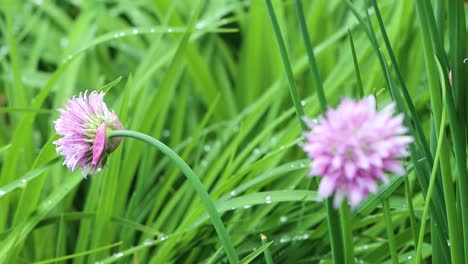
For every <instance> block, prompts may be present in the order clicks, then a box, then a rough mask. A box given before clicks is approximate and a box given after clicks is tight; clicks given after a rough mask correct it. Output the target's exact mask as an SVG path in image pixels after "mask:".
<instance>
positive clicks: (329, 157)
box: [303, 96, 413, 209]
mask: <svg viewBox="0 0 468 264" xmlns="http://www.w3.org/2000/svg"><path fill="white" fill-rule="evenodd" d="M375 108H376V105H375V98H374V97H373V96H368V97H366V98H364V99H363V100H362V101H353V100H351V99H344V100H342V102H341V103H340V105H339V106H338V107H337V108H336V109H332V108H329V109H328V110H327V113H326V116H321V117H320V118H319V120H318V121H315V122H314V121H312V120H310V119H307V118H305V122H306V123H307V125H308V126H309V128H310V129H311V131H308V132H305V133H304V136H305V138H306V142H305V144H304V145H303V148H304V151H305V152H306V153H307V155H308V156H309V158H311V159H312V163H311V165H310V172H309V176H320V177H322V180H321V182H320V185H319V190H318V195H319V198H320V199H325V198H328V197H330V196H332V195H333V194H334V195H335V197H334V206H335V208H338V207H340V205H341V203H342V202H343V200H344V199H345V198H347V199H348V202H349V204H350V206H351V208H353V209H354V208H355V207H356V206H357V205H358V204H359V202H361V201H362V200H363V199H364V198H365V197H366V196H367V195H368V194H369V193H370V192H376V191H377V183H376V182H377V181H382V182H385V183H386V182H388V177H387V175H386V174H387V173H388V172H390V173H395V174H399V175H402V174H404V172H405V170H404V168H403V165H402V164H401V162H400V161H399V159H400V158H404V157H407V156H408V155H409V153H408V151H407V148H406V147H407V144H409V143H410V142H412V141H413V138H412V137H410V136H407V135H405V133H406V132H407V131H408V130H407V128H405V127H404V126H403V124H402V122H403V115H402V114H400V115H397V116H392V113H393V109H394V104H393V103H392V104H390V105H388V106H387V107H385V108H384V109H383V110H382V111H380V112H378V111H376V109H375Z"/></svg>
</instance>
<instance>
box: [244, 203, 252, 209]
mask: <svg viewBox="0 0 468 264" xmlns="http://www.w3.org/2000/svg"><path fill="white" fill-rule="evenodd" d="M250 207H252V206H251V205H249V204H248V205H244V209H249V208H250Z"/></svg>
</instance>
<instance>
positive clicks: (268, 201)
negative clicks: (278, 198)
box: [265, 195, 271, 204]
mask: <svg viewBox="0 0 468 264" xmlns="http://www.w3.org/2000/svg"><path fill="white" fill-rule="evenodd" d="M265 202H266V203H267V204H271V196H269V195H267V196H265Z"/></svg>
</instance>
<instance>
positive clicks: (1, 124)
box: [0, 0, 460, 263]
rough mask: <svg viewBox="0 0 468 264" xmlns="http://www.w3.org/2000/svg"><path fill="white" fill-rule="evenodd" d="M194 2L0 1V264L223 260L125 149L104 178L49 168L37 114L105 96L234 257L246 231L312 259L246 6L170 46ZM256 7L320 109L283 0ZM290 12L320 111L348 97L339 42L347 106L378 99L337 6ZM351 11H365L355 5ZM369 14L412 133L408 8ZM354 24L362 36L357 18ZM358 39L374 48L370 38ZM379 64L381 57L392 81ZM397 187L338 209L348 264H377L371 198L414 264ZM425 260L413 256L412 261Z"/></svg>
mask: <svg viewBox="0 0 468 264" xmlns="http://www.w3.org/2000/svg"><path fill="white" fill-rule="evenodd" d="M198 3H199V1H188V0H181V1H170V0H158V1H112V0H101V1H91V0H88V1H85V0H81V1H78V0H75V1H50V0H34V1H30V0H28V1H12V0H5V1H1V2H0V30H1V35H0V107H4V108H2V110H1V111H0V131H1V132H0V148H1V152H0V162H1V176H0V262H3V263H31V262H35V261H41V260H48V259H53V258H60V257H63V256H68V255H73V254H77V255H75V256H73V257H72V259H71V261H72V262H73V263H94V262H98V261H104V262H105V263H111V262H117V263H193V262H208V261H211V263H220V262H226V261H227V259H226V256H225V255H224V252H223V251H222V250H220V247H221V244H220V242H219V241H218V240H217V237H216V234H215V231H214V229H213V228H212V226H211V225H210V223H209V221H208V220H207V217H206V215H205V212H204V209H203V206H202V205H201V203H200V201H199V200H198V198H197V197H196V195H195V193H194V192H193V190H192V189H191V187H190V186H189V185H188V184H187V183H186V182H185V180H184V178H183V176H182V175H181V174H180V171H178V169H177V168H176V167H175V166H174V165H172V164H171V163H170V162H169V160H167V158H165V157H163V156H162V155H161V154H160V153H158V152H157V151H155V150H153V149H151V148H149V147H147V146H145V145H144V144H142V143H139V142H136V141H131V140H126V141H124V142H123V144H122V146H120V147H119V149H118V150H117V151H116V152H115V153H113V154H112V156H111V157H110V159H109V161H108V165H107V167H106V168H105V170H104V171H103V172H102V173H99V174H97V175H95V176H92V177H89V179H88V180H81V174H80V172H76V173H70V172H69V171H68V170H67V169H66V168H64V167H63V166H62V165H61V164H60V163H61V162H55V163H51V162H54V161H55V159H56V157H57V155H56V153H55V150H54V146H53V145H52V144H51V141H53V139H54V138H56V136H55V132H54V129H53V123H52V121H53V120H55V119H56V118H57V116H58V113H57V112H55V111H54V110H55V109H57V108H60V107H63V106H64V103H65V102H66V100H67V99H69V98H70V97H71V96H73V95H75V94H78V93H79V92H81V91H85V90H94V89H110V90H109V91H108V95H107V96H106V98H105V100H106V102H107V103H108V105H109V106H110V107H111V108H113V109H115V110H116V112H118V113H119V116H120V117H121V119H122V121H123V123H124V125H125V127H126V128H127V129H132V130H137V131H140V132H144V133H147V134H149V135H151V136H153V137H156V138H158V139H160V140H162V141H163V142H165V143H166V144H168V145H169V146H170V147H172V148H173V149H175V150H176V151H177V152H178V153H179V154H181V156H182V157H183V158H184V159H185V160H186V161H187V162H188V163H189V164H190V165H191V166H192V168H194V170H195V172H196V173H197V175H199V176H200V178H201V181H202V182H203V184H204V185H205V187H206V188H207V189H208V190H209V192H210V193H211V198H212V199H213V200H215V201H217V206H218V209H219V210H220V214H222V219H223V221H224V223H225V225H226V227H227V229H228V232H229V233H230V234H231V236H232V238H233V241H234V243H235V245H236V249H237V251H238V254H239V255H240V258H241V259H243V258H246V257H248V256H249V255H251V254H252V255H251V256H254V255H255V254H256V253H259V251H257V250H258V249H260V248H262V241H260V240H259V239H258V237H259V235H260V234H261V233H262V234H265V235H266V236H267V237H268V240H269V241H274V242H273V243H272V244H271V245H269V244H267V245H269V247H268V251H269V252H270V253H271V255H272V259H273V262H274V263H310V262H319V261H320V260H322V261H325V262H329V261H330V257H331V256H330V243H329V240H328V235H327V225H326V211H325V210H324V207H323V205H322V204H321V203H318V202H316V201H315V199H313V196H308V194H311V195H312V194H314V192H313V190H315V188H316V186H314V185H315V184H312V185H313V190H306V188H307V186H308V183H307V179H306V178H305V177H304V176H305V175H306V171H307V166H308V163H307V161H306V160H303V159H304V154H303V153H302V150H301V149H300V148H299V147H298V142H300V141H301V134H300V133H301V132H300V131H301V130H300V127H299V125H298V123H297V120H295V117H294V110H293V108H292V105H291V103H290V102H291V101H290V99H289V95H288V91H287V88H286V87H287V82H286V76H285V74H284V71H283V69H282V64H281V58H280V55H279V52H278V49H277V46H276V43H275V38H274V34H273V30H272V28H271V25H270V21H269V17H268V13H267V9H266V6H265V5H264V2H263V1H257V0H255V1H237V0H218V1H206V3H205V4H204V5H203V9H202V12H201V16H200V18H199V21H198V22H197V23H196V25H195V30H194V31H193V32H191V34H190V35H191V37H190V39H189V40H188V43H187V45H181V41H182V37H183V33H184V32H185V31H186V30H187V23H188V19H189V18H190V15H191V14H192V11H193V10H194V9H195V8H196V6H197V5H198ZM272 3H273V7H274V9H275V12H276V15H277V17H278V22H279V26H280V28H281V32H282V34H283V37H284V39H285V44H286V48H287V49H288V54H289V57H290V61H291V66H292V68H293V71H294V77H295V80H296V84H297V87H298V92H299V95H300V97H301V98H304V100H303V101H302V103H303V105H304V109H305V112H306V114H307V115H309V116H312V117H314V116H316V115H317V114H318V113H319V110H320V107H319V103H318V100H317V97H316V95H315V91H316V90H317V88H318V87H316V86H317V84H316V80H314V79H312V77H311V75H310V72H309V68H308V67H309V66H308V58H307V54H306V49H305V47H304V45H303V44H302V43H303V40H302V38H301V33H300V28H299V25H298V24H297V18H296V17H297V14H296V10H295V6H294V1H272ZM302 3H303V11H304V15H305V20H306V23H307V27H308V31H309V34H310V37H311V42H312V43H313V46H314V47H315V49H314V52H315V55H316V61H317V66H318V73H319V74H320V77H321V79H322V85H323V87H324V90H325V95H326V98H327V101H329V102H330V104H332V105H335V104H336V103H337V102H338V101H339V99H340V98H342V97H343V96H353V95H355V94H356V91H358V90H359V89H360V86H361V84H360V82H358V79H356V77H355V66H354V63H353V62H352V60H353V52H352V50H351V48H350V44H349V37H348V30H350V32H351V34H352V36H353V43H354V46H355V56H356V59H357V63H358V65H359V70H360V73H361V77H362V87H363V92H364V95H367V94H371V93H374V92H376V91H380V90H382V88H383V92H381V93H380V94H379V96H378V101H379V106H382V105H384V104H386V103H388V102H389V101H390V100H391V96H390V92H389V89H390V88H391V87H389V86H390V85H389V84H388V83H387V82H386V80H387V78H388V76H387V75H386V72H385V71H384V70H383V69H382V68H381V67H380V66H381V62H380V61H379V59H378V58H377V56H376V54H375V47H373V46H372V43H371V42H370V41H369V39H368V38H367V35H366V32H365V30H363V28H362V27H361V26H360V25H359V24H358V22H357V20H356V19H355V16H354V15H353V13H352V12H351V11H350V10H349V7H348V6H347V5H346V4H345V3H344V1H339V0H336V1H335V0H333V1H323V0H319V1H303V2H302ZM353 5H354V6H355V7H356V9H357V10H359V11H361V12H363V11H364V10H366V6H365V5H364V4H361V2H360V1H356V3H353ZM379 8H380V13H381V15H382V19H383V23H384V24H385V29H386V33H387V34H388V38H389V39H388V41H389V42H388V43H389V44H390V45H391V47H392V48H393V50H392V53H390V54H392V56H394V59H395V61H396V62H397V63H398V69H399V71H400V72H401V75H402V76H401V78H402V80H403V81H404V83H405V84H406V87H407V89H408V93H409V95H410V96H411V100H412V103H414V106H415V113H414V114H416V115H417V117H418V118H419V120H421V123H420V125H421V127H422V131H424V136H426V137H429V131H430V129H429V128H430V122H429V118H430V117H431V114H432V113H431V110H430V109H429V107H428V104H429V103H430V101H429V99H430V93H429V91H428V90H427V88H426V83H427V77H426V76H425V74H422V73H423V72H424V57H423V51H422V49H421V45H422V43H421V38H420V36H419V35H418V34H419V31H418V25H417V21H416V20H415V19H414V17H415V9H414V7H413V3H412V2H411V1H410V2H408V1H398V2H394V1H390V0H384V1H379ZM369 16H370V20H371V21H372V26H373V30H375V31H376V32H380V31H379V28H378V23H377V20H376V17H375V11H374V10H373V9H369ZM442 33H443V32H442ZM375 37H376V41H377V42H378V44H379V45H380V47H384V39H383V38H382V36H381V34H376V36H375ZM179 47H180V50H178V48H179ZM389 56H390V55H389V53H388V50H387V49H385V50H384V51H382V58H384V59H385V60H386V63H389V62H390V61H391V60H393V58H391V60H390V59H387V58H388V57H389ZM171 64H173V66H171ZM394 67H396V65H393V61H392V64H391V69H390V70H391V72H392V73H394V70H395V68H394ZM444 67H445V66H444ZM120 78H121V79H120ZM392 78H395V77H392ZM458 78H460V77H458ZM116 80H120V81H116ZM395 80H398V81H400V80H399V79H395ZM395 80H393V82H394V84H393V85H395V87H396V86H397V85H396V84H395V83H398V81H395ZM114 81H115V82H114ZM405 109H406V107H405ZM422 153H424V152H421V150H420V149H418V152H417V153H416V154H415V155H416V157H415V158H416V160H419V159H423V160H424V158H423V157H424V155H422ZM60 161H62V159H61V158H60ZM423 162H425V161H423ZM416 181H417V180H416V177H415V174H410V176H409V183H410V186H413V189H412V193H413V197H412V201H413V203H414V212H415V214H416V218H419V217H420V215H421V214H422V207H423V202H424V200H423V198H422V195H421V190H420V189H419V184H417V182H416ZM402 182H403V180H402V179H400V178H395V179H394V180H393V181H392V184H390V185H388V186H383V187H382V188H381V192H380V193H379V195H376V196H372V197H370V198H369V200H367V201H366V202H365V203H363V204H362V206H361V207H359V209H358V210H357V211H356V212H355V214H354V218H353V234H354V235H355V236H354V246H355V256H356V258H357V260H358V262H361V261H362V262H366V263H376V262H382V263H383V262H386V261H390V255H389V250H388V244H387V241H386V237H387V236H386V226H385V223H384V221H383V220H384V214H383V210H382V208H380V203H381V201H382V200H383V199H386V198H388V199H389V202H390V208H391V211H390V212H391V214H392V222H393V225H394V226H395V230H394V231H395V236H394V238H393V239H394V243H395V246H396V250H397V252H398V254H399V258H400V261H401V262H404V261H405V260H411V257H412V256H414V243H413V234H412V228H411V226H410V214H409V210H408V207H407V205H406V198H405V191H404V187H403V186H400V185H401V183H402ZM410 200H411V198H410ZM439 202H441V203H443V201H439ZM304 203H305V206H304V207H303V204H304ZM302 208H304V211H303V213H300V212H301V210H302ZM411 211H413V209H411ZM418 220H419V219H418ZM298 223H300V224H298ZM428 241H429V240H427V241H426V242H428ZM119 242H120V243H121V244H116V243H119ZM109 245H116V247H110V246H109ZM117 245H118V246H117ZM431 250H432V248H431V247H430V245H429V244H427V243H426V244H424V245H423V256H424V257H428V256H430V255H431V253H432V251H431ZM83 252H85V254H81V253H83ZM254 253H255V254H254ZM252 259H253V258H252ZM263 261H264V257H263V256H259V257H257V258H255V259H253V262H257V263H261V262H263ZM56 263H69V262H68V261H66V260H65V259H61V260H57V261H56Z"/></svg>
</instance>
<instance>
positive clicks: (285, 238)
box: [279, 237, 290, 243]
mask: <svg viewBox="0 0 468 264" xmlns="http://www.w3.org/2000/svg"><path fill="white" fill-rule="evenodd" d="M289 240H290V239H289V238H288V237H282V238H280V240H279V242H280V243H286V242H288V241H289Z"/></svg>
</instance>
